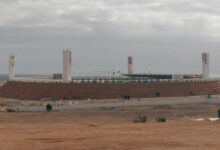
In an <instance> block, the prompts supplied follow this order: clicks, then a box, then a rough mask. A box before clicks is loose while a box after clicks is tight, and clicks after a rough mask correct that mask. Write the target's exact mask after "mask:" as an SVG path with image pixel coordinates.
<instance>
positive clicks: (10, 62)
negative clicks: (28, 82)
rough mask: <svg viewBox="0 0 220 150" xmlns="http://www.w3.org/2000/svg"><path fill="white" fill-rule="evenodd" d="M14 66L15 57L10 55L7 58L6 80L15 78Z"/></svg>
mask: <svg viewBox="0 0 220 150" xmlns="http://www.w3.org/2000/svg"><path fill="white" fill-rule="evenodd" d="M14 66H15V56H14V55H10V56H9V58H8V80H13V79H14V78H15V72H14Z"/></svg>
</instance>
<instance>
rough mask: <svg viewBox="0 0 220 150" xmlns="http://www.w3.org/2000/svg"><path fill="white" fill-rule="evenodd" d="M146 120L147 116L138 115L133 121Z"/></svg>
mask: <svg viewBox="0 0 220 150" xmlns="http://www.w3.org/2000/svg"><path fill="white" fill-rule="evenodd" d="M146 121H147V116H139V117H137V118H135V119H134V121H133V122H134V123H145V122H146Z"/></svg>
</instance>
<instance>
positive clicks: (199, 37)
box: [0, 0, 220, 74]
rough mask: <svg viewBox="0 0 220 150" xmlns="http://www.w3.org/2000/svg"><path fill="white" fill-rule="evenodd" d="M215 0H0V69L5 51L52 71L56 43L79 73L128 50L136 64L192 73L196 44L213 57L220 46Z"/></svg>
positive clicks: (115, 60) (118, 62)
mask: <svg viewBox="0 0 220 150" xmlns="http://www.w3.org/2000/svg"><path fill="white" fill-rule="evenodd" d="M219 4H220V2H219V1H217V0H212V1H209V2H207V1H205V0H178V1H176V0H105V1H103V0H92V1H91V0H81V1H79V0H62V1H60V0H1V1H0V14H1V15H0V44H1V48H0V54H1V57H0V58H1V63H0V68H2V70H0V72H2V73H4V72H7V55H9V54H10V53H15V54H16V56H17V57H16V59H18V62H17V70H18V72H20V73H21V72H22V73H23V72H24V73H52V72H60V71H61V66H62V65H61V60H60V59H61V57H60V55H61V50H62V49H63V48H71V49H72V51H73V59H74V65H75V66H73V67H74V69H73V70H74V71H73V72H74V73H79V74H80V73H82V72H89V71H90V72H92V71H95V70H112V69H115V68H116V69H117V68H118V69H120V70H122V71H124V72H126V68H127V67H126V57H127V56H128V55H133V56H135V60H136V61H135V62H136V71H137V72H146V71H149V70H151V71H155V72H177V73H178V72H181V73H183V72H189V73H190V72H193V73H196V72H198V73H199V72H200V70H201V69H200V68H201V67H200V65H201V64H200V61H201V60H200V55H201V52H202V51H208V52H211V53H213V54H214V55H215V56H214V58H215V57H217V54H220V52H218V48H219V46H220V45H219V44H218V42H219V38H220V33H219V32H220V11H219V8H218V6H219ZM33 54H34V56H33ZM211 55H212V54H211ZM77 56H79V57H77ZM48 58H49V59H48ZM214 58H213V59H214ZM39 60H41V61H40V62H39ZM29 61H32V62H30V63H27V62H29ZM176 62H179V63H176ZM219 63H220V62H218V60H217V58H215V60H213V64H219ZM45 64H47V65H45ZM88 64H90V65H88ZM32 66H36V67H34V68H33V67H32ZM37 66H38V67H37ZM180 66H181V67H180ZM26 68H27V69H26ZM48 68H50V69H48ZM181 68H184V69H181ZM213 70H214V71H215V72H218V69H217V68H214V69H213Z"/></svg>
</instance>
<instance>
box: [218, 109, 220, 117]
mask: <svg viewBox="0 0 220 150" xmlns="http://www.w3.org/2000/svg"><path fill="white" fill-rule="evenodd" d="M218 118H220V108H219V109H218Z"/></svg>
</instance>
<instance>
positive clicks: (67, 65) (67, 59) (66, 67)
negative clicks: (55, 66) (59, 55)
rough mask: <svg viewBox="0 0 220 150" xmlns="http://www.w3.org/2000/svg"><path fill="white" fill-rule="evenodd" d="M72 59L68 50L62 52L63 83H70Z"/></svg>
mask: <svg viewBox="0 0 220 150" xmlns="http://www.w3.org/2000/svg"><path fill="white" fill-rule="evenodd" d="M71 68H72V58H71V51H70V50H69V49H67V50H63V82H67V83H68V82H71V81H72V69H71Z"/></svg>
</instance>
